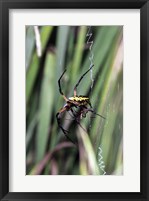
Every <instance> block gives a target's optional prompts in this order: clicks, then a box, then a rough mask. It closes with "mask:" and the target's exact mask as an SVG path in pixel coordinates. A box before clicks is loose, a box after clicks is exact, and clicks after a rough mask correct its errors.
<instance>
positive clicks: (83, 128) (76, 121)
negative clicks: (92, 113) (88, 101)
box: [70, 108, 87, 133]
mask: <svg viewBox="0 0 149 201" xmlns="http://www.w3.org/2000/svg"><path fill="white" fill-rule="evenodd" d="M70 110H71V112H72V114H73V115H74V117H75V121H76V122H77V124H78V125H79V126H80V127H81V128H82V129H83V130H84V131H85V132H86V133H87V131H86V130H85V128H83V126H82V125H81V124H80V122H79V120H78V119H77V117H78V115H76V114H75V113H74V111H73V109H72V108H71V109H70ZM79 116H80V113H79Z"/></svg>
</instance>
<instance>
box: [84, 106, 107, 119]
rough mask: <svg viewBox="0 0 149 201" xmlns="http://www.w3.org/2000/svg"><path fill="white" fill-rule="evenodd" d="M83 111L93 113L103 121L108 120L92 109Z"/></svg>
mask: <svg viewBox="0 0 149 201" xmlns="http://www.w3.org/2000/svg"><path fill="white" fill-rule="evenodd" d="M83 110H84V111H85V113H87V112H92V113H93V114H95V115H97V116H99V117H101V118H103V119H106V118H105V117H103V116H102V115H100V114H98V113H96V112H95V111H94V110H93V109H91V108H86V107H84V109H83Z"/></svg>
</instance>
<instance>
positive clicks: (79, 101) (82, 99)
mask: <svg viewBox="0 0 149 201" xmlns="http://www.w3.org/2000/svg"><path fill="white" fill-rule="evenodd" d="M93 66H94V65H92V66H91V67H90V68H89V69H88V70H87V71H86V72H85V73H84V74H83V75H82V76H81V77H80V79H79V80H78V82H77V84H76V85H75V87H74V96H72V97H69V98H67V97H66V96H65V95H64V93H63V91H62V89H61V79H62V77H63V75H64V74H65V72H66V69H65V70H64V72H63V73H62V75H61V76H60V78H59V80H58V86H59V92H60V94H61V95H62V96H63V98H64V100H65V101H66V104H65V105H64V106H63V107H62V108H61V109H60V110H59V111H58V112H57V114H56V118H57V123H58V126H59V128H60V129H61V130H62V131H63V133H64V135H65V136H66V138H67V139H68V140H69V141H71V142H72V143H73V144H75V143H74V142H73V141H72V140H71V138H70V137H69V136H68V133H69V132H68V131H67V130H65V129H64V128H63V127H62V125H61V121H60V120H61V116H60V115H61V114H62V113H64V112H66V111H71V113H72V116H73V117H74V118H75V120H76V122H77V123H78V124H79V120H80V119H82V117H84V118H85V117H86V114H87V113H88V112H91V113H93V114H95V115H98V116H100V117H101V118H103V119H105V117H103V116H101V115H100V114H97V113H96V112H95V111H94V110H93V109H92V105H91V102H90V99H89V97H88V96H82V95H80V96H78V95H77V87H78V86H79V84H80V82H81V80H82V79H83V78H84V76H85V75H86V74H87V73H88V72H89V71H90V70H91V69H92V68H93ZM88 106H90V107H88ZM73 108H78V109H79V110H78V111H77V112H76V111H74V110H73ZM79 125H80V124H79Z"/></svg>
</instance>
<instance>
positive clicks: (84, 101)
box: [69, 96, 90, 105]
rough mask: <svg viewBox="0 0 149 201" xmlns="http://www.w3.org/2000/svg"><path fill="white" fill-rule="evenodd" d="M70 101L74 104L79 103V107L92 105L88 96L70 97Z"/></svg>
mask: <svg viewBox="0 0 149 201" xmlns="http://www.w3.org/2000/svg"><path fill="white" fill-rule="evenodd" d="M69 100H70V101H73V102H74V103H78V104H79V105H87V104H90V100H89V97H87V96H73V97H69Z"/></svg>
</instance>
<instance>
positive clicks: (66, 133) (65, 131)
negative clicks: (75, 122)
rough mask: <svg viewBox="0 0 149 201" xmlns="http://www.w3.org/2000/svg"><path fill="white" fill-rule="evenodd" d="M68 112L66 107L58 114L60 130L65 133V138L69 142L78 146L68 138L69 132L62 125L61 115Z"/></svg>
mask: <svg viewBox="0 0 149 201" xmlns="http://www.w3.org/2000/svg"><path fill="white" fill-rule="evenodd" d="M66 110H67V108H66V107H64V108H62V109H61V110H60V111H59V112H58V113H57V114H56V119H57V123H58V126H59V128H60V129H61V130H62V131H63V133H64V135H65V137H66V138H67V139H68V140H69V141H71V142H72V143H73V144H74V145H76V143H75V142H74V141H73V140H72V139H71V138H70V137H69V136H68V133H69V131H67V130H65V129H64V128H63V127H62V125H61V121H60V120H61V118H60V114H61V113H63V112H65V111H66Z"/></svg>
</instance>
